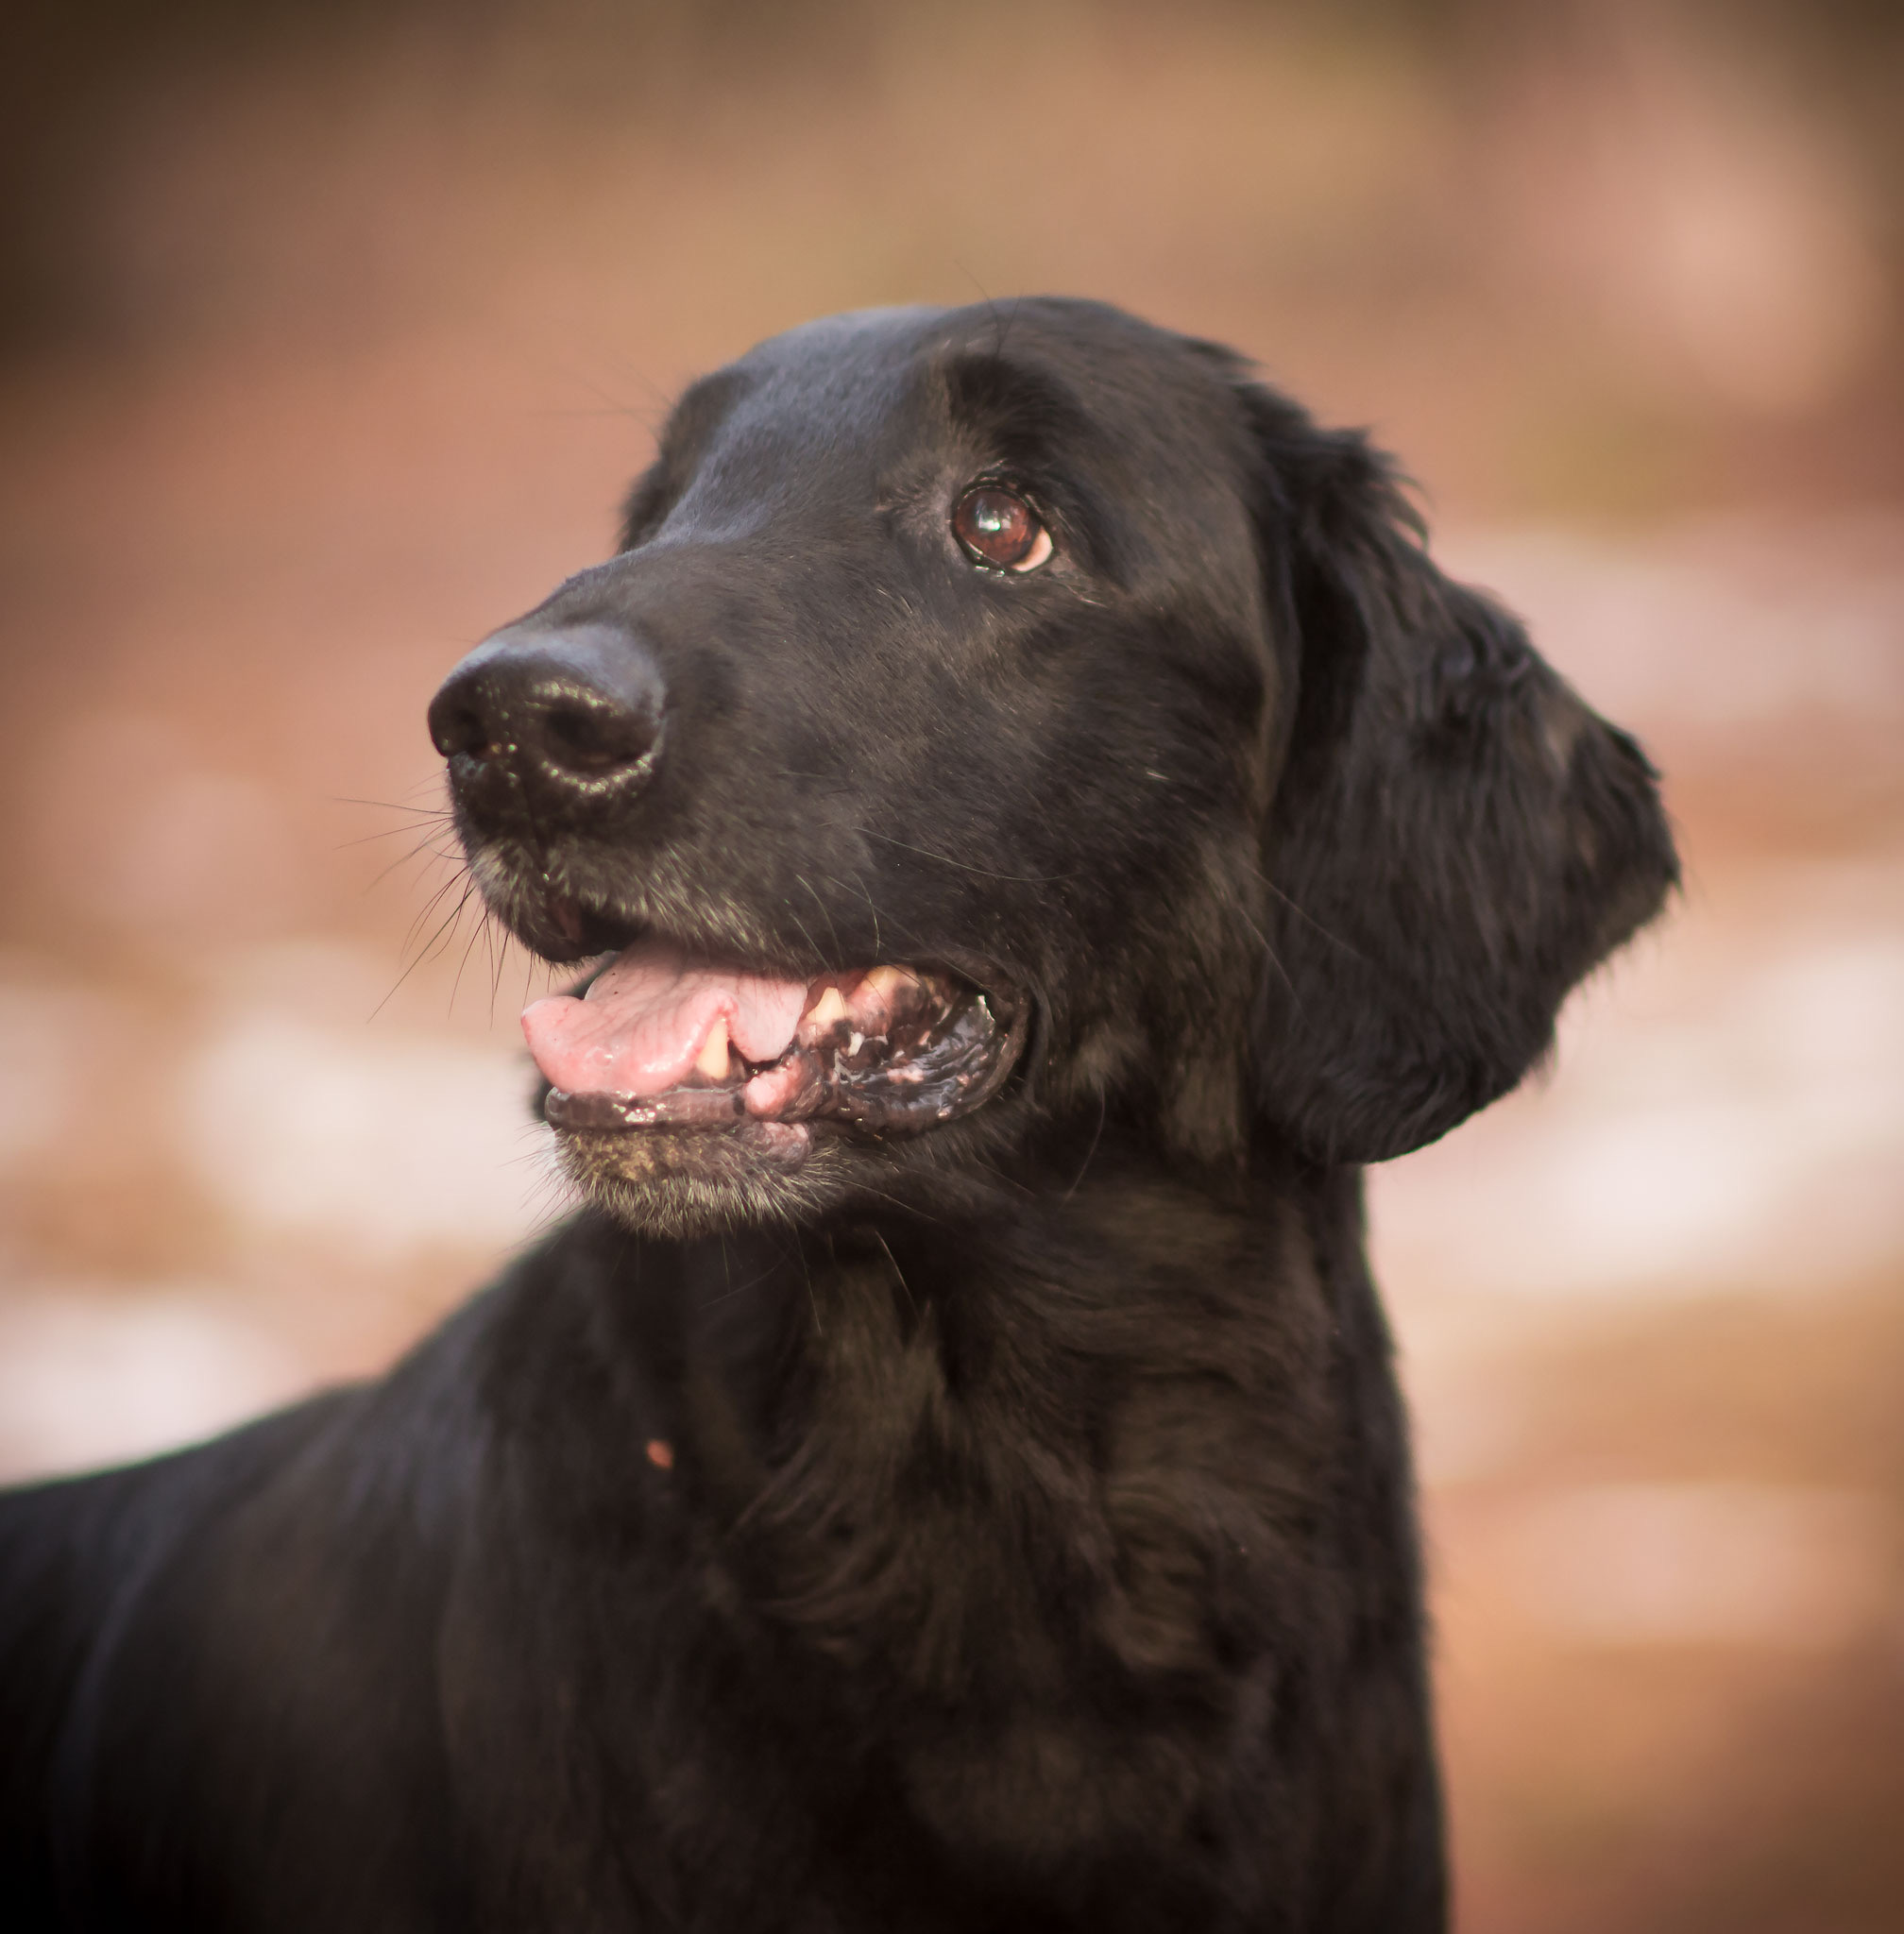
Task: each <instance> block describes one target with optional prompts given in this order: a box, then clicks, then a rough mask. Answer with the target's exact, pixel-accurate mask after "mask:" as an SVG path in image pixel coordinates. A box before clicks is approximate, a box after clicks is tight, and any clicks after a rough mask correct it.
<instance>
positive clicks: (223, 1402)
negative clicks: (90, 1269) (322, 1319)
mask: <svg viewBox="0 0 1904 1934" xmlns="http://www.w3.org/2000/svg"><path fill="white" fill-rule="evenodd" d="M309 1382H310V1373H309V1371H308V1370H307V1369H306V1367H305V1366H303V1364H302V1363H300V1361H299V1360H298V1358H297V1356H296V1355H295V1354H293V1353H292V1352H291V1351H290V1350H288V1349H285V1348H284V1347H283V1346H282V1345H281V1344H280V1343H279V1342H278V1341H277V1340H276V1339H275V1338H273V1337H272V1336H271V1335H270V1334H269V1333H268V1332H265V1331H263V1329H261V1328H259V1327H258V1326H257V1325H256V1324H253V1323H250V1322H247V1321H246V1319H245V1318H244V1317H243V1316H242V1315H239V1314H238V1313H237V1312H236V1311H235V1310H234V1309H233V1308H232V1306H231V1299H230V1298H229V1297H223V1296H220V1295H219V1294H218V1293H216V1292H215V1291H212V1290H210V1289H208V1288H206V1287H204V1286H202V1285H196V1284H191V1283H160V1284H148V1283H141V1284H138V1285H136V1286H129V1285H128V1286H117V1285H105V1284H97V1283H84V1282H76V1283H65V1282H57V1283H51V1282H49V1283H42V1284H36V1285H34V1286H33V1287H31V1288H30V1289H28V1290H26V1291H25V1292H14V1293H10V1294H8V1295H6V1296H4V1297H0V1482H10V1481H17V1480H22V1479H29V1478H36V1477H47V1476H52V1475H56V1474H58V1473H61V1472H67V1471H75V1470H83V1469H88V1468H91V1467H96V1466H101V1465H109V1464H117V1463H124V1462H127V1461H128V1460H130V1459H133V1458H137V1457H146V1456H150V1455H152V1454H153V1453H154V1452H155V1451H160V1450H169V1449H171V1448H173V1447H174V1446H176V1445H178V1444H183V1443H188V1442H191V1441H193V1440H194V1439H196V1438H200V1437H207V1436H211V1435H212V1434H215V1433H216V1432H219V1431H222V1430H226V1429H228V1428H229V1427H230V1426H231V1425H233V1424H236V1423H240V1422H242V1421H243V1420H244V1419H245V1418H246V1417H252V1416H255V1415H257V1414H258V1413H259V1412H261V1411H264V1410H268V1409H270V1408H272V1407H273V1406H274V1405H277V1404H280V1403H283V1402H285V1401H287V1400H290V1399H291V1398H294V1397H296V1396H298V1395H299V1394H301V1393H302V1391H303V1390H304V1389H305V1388H306V1387H308V1384H309Z"/></svg>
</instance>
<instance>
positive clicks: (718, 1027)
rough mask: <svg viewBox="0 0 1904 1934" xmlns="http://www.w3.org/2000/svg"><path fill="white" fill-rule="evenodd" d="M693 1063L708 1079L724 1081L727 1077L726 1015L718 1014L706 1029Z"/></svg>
mask: <svg viewBox="0 0 1904 1934" xmlns="http://www.w3.org/2000/svg"><path fill="white" fill-rule="evenodd" d="M694 1065H695V1066H696V1067H697V1068H698V1069H700V1071H701V1072H702V1073H703V1074H704V1075H706V1077H707V1078H708V1079H709V1080H710V1081H724V1080H725V1079H726V1078H727V1016H726V1015H725V1014H722V1015H720V1016H719V1017H718V1018H717V1019H716V1020H715V1023H714V1025H713V1026H711V1027H710V1028H708V1030H707V1039H706V1041H704V1042H703V1043H701V1052H700V1054H699V1055H698V1056H697V1057H696V1058H695V1061H694Z"/></svg>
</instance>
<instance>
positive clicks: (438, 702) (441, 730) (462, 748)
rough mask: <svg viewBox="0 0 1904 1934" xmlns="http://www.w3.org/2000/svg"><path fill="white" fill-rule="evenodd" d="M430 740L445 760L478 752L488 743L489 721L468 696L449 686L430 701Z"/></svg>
mask: <svg viewBox="0 0 1904 1934" xmlns="http://www.w3.org/2000/svg"><path fill="white" fill-rule="evenodd" d="M430 741H431V743H432V744H433V745H434V746H435V748H436V750H437V751H438V752H439V753H440V754H441V755H443V757H445V758H446V759H448V758H454V757H455V756H456V755H458V754H459V753H462V754H469V753H479V752H481V751H482V750H483V749H484V747H485V746H486V745H487V744H488V743H489V726H488V722H487V721H486V720H485V719H484V716H483V714H482V713H481V712H480V711H479V710H478V709H477V707H476V706H475V704H472V703H471V702H470V700H469V699H467V697H465V696H464V695H463V694H462V693H460V692H456V691H453V690H450V689H447V688H446V689H445V690H443V691H440V692H438V693H437V694H436V696H435V698H434V700H433V701H432V703H431V706H430Z"/></svg>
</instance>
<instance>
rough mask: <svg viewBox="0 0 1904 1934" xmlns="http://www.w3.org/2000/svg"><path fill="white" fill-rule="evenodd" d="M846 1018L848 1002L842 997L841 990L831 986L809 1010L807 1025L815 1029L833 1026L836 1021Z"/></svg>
mask: <svg viewBox="0 0 1904 1934" xmlns="http://www.w3.org/2000/svg"><path fill="white" fill-rule="evenodd" d="M845 1018H846V1003H845V1002H844V1000H842V998H841V995H840V990H839V989H838V988H837V987H831V986H829V987H828V988H827V990H826V992H825V993H823V994H822V995H821V996H820V998H819V999H818V1000H817V1001H815V1002H814V1003H813V1005H812V1006H811V1007H810V1008H808V1010H807V1026H809V1027H812V1028H815V1029H824V1028H827V1027H830V1026H832V1025H833V1024H834V1022H836V1021H843V1020H844V1019H845Z"/></svg>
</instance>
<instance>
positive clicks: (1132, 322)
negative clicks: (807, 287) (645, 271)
mask: <svg viewBox="0 0 1904 1934" xmlns="http://www.w3.org/2000/svg"><path fill="white" fill-rule="evenodd" d="M988 367H989V368H993V369H995V370H997V371H999V372H1001V373H1004V374H1006V375H1007V376H1016V377H1019V378H1022V379H1025V380H1026V384H1027V390H1026V393H1027V394H1043V395H1044V396H1046V397H1063V399H1064V400H1065V402H1066V403H1067V405H1068V406H1069V407H1070V410H1071V412H1072V414H1073V416H1074V417H1075V420H1078V421H1080V422H1083V421H1089V422H1091V423H1093V424H1094V425H1095V426H1096V427H1097V428H1098V429H1099V430H1101V431H1104V432H1107V433H1111V434H1113V435H1114V436H1117V437H1119V438H1130V437H1136V438H1138V439H1140V440H1144V441H1151V440H1156V439H1161V438H1162V437H1164V436H1165V432H1166V426H1176V427H1178V428H1179V429H1180V431H1181V433H1182V434H1183V435H1185V436H1188V435H1191V434H1194V435H1195V436H1196V437H1197V439H1198V440H1199V446H1200V448H1201V450H1202V452H1203V454H1204V458H1205V460H1206V461H1207V460H1208V459H1209V457H1210V456H1211V455H1213V454H1214V451H1213V450H1212V449H1211V444H1210V436H1211V433H1212V431H1213V430H1215V429H1216V428H1217V427H1218V426H1219V424H1220V423H1221V422H1223V421H1225V420H1228V421H1233V420H1234V416H1235V411H1234V403H1233V384H1232V382H1230V380H1229V378H1228V375H1227V372H1225V371H1224V370H1222V369H1221V368H1220V367H1219V366H1218V365H1217V364H1216V363H1215V362H1214V361H1213V360H1212V359H1211V358H1210V356H1209V355H1208V354H1207V352H1205V351H1204V350H1203V349H1202V348H1201V346H1199V345H1198V344H1195V343H1192V342H1189V341H1187V340H1186V339H1184V338H1182V337H1181V336H1177V335H1173V334H1171V333H1170V332H1169V331H1165V330H1161V329H1158V328H1155V327H1154V326H1152V325H1151V324H1148V323H1145V322H1142V321H1139V320H1138V319H1137V318H1136V317H1134V316H1131V315H1127V314H1124V313H1123V312H1122V311H1121V310H1117V309H1114V308H1112V307H1111V306H1109V305H1108V304H1104V303H1097V302H1087V301H1081V300H1074V299H1069V298H1063V297H1038V298H1034V299H1031V300H1028V301H1023V302H1016V303H1005V304H994V303H985V304H975V305H972V306H969V307H966V308H963V309H933V308H925V307H913V308H890V309H869V310H858V311H851V312H848V313H846V314H840V315H831V316H825V317H822V318H821V319H819V320H818V321H815V322H809V323H806V324H803V325H801V326H800V327H799V328H797V329H792V330H789V331H786V332H785V333H783V334H781V335H777V336H772V337H770V338H768V340H767V341H765V342H763V343H761V344H759V345H757V347H756V348H753V349H750V350H749V351H748V352H747V353H746V355H744V356H742V357H741V358H740V360H739V361H738V362H736V363H735V364H733V365H730V366H729V369H728V370H727V371H726V372H723V374H724V375H725V376H726V378H727V379H728V380H729V387H728V390H727V399H728V407H727V409H726V411H725V413H724V416H725V420H724V424H723V432H724V435H723V438H722V439H721V440H725V439H726V437H744V438H747V439H749V440H756V439H758V438H760V437H762V436H768V437H771V438H772V439H773V440H774V441H776V442H782V443H785V444H788V445H791V446H792V447H793V448H795V449H804V450H816V451H817V450H820V449H825V450H826V451H828V452H829V453H832V454H834V455H836V456H837V455H842V454H844V452H845V451H846V450H848V449H851V448H855V447H857V448H859V449H860V450H865V451H867V452H868V453H869V454H870V453H872V452H873V451H875V450H877V449H878V448H879V447H880V446H890V445H892V444H893V443H894V442H895V441H902V442H903V441H906V440H908V439H911V440H916V439H917V438H918V437H919V436H920V435H922V434H925V433H930V432H931V431H933V430H934V429H950V428H953V427H954V418H955V416H956V414H957V407H958V405H957V402H956V400H955V399H956V398H957V397H958V396H959V395H961V393H963V386H961V384H960V383H959V382H957V381H956V377H957V376H958V374H960V373H961V372H963V373H968V374H969V372H971V371H973V370H975V369H982V368H988ZM1041 385H1042V390H1041V389H1040V387H1039V386H1041ZM1001 394H1007V395H1009V387H1008V388H1007V389H1006V390H1004V391H1002V392H1001ZM919 405H923V406H924V407H917V406H919ZM909 406H913V407H909ZM935 406H936V407H935ZM1008 407H1009V406H1008Z"/></svg>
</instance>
